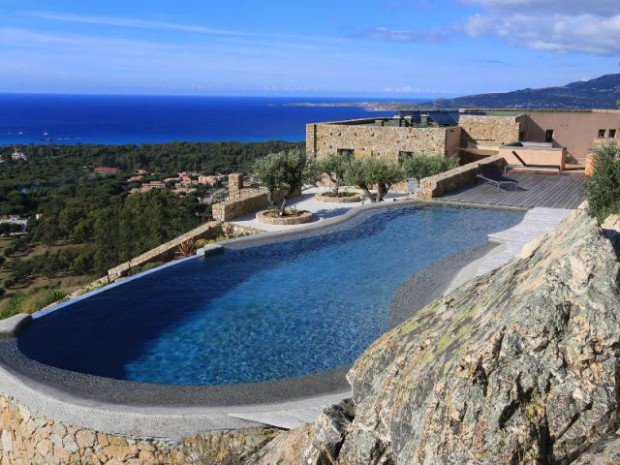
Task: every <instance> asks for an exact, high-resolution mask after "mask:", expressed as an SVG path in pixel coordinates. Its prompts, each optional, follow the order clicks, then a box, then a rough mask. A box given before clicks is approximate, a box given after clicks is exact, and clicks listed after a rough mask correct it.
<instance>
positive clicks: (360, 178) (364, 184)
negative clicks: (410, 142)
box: [345, 157, 405, 202]
mask: <svg viewBox="0 0 620 465" xmlns="http://www.w3.org/2000/svg"><path fill="white" fill-rule="evenodd" d="M404 179H405V174H404V172H403V170H402V169H401V168H400V166H398V164H397V163H395V162H390V161H386V160H383V159H381V158H377V157H368V158H359V159H355V160H352V161H351V163H350V165H349V167H348V168H347V170H346V172H345V181H346V182H347V183H348V184H351V185H354V186H357V187H359V188H360V189H362V190H363V191H364V193H365V194H366V196H367V197H368V198H369V199H370V201H371V202H382V201H383V198H384V197H385V195H386V194H387V192H388V191H389V190H390V187H392V186H393V185H394V184H396V183H398V182H400V181H403V180H404ZM373 185H374V186H377V194H376V195H373V194H372V193H371V192H370V189H371V187H372V186H373Z"/></svg>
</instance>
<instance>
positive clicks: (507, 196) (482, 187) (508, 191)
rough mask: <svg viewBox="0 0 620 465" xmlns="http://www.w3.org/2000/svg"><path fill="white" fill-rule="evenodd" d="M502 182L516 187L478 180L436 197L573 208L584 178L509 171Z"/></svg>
mask: <svg viewBox="0 0 620 465" xmlns="http://www.w3.org/2000/svg"><path fill="white" fill-rule="evenodd" d="M505 179H506V180H510V181H516V182H517V183H518V185H517V187H516V188H511V187H506V188H503V189H499V190H498V189H497V187H495V186H493V185H491V184H489V183H486V182H483V181H481V180H478V182H477V183H476V184H475V185H472V186H468V187H464V188H462V189H458V190H455V191H452V192H449V193H448V194H445V195H443V196H442V197H440V198H439V199H440V200H450V201H455V202H463V203H477V204H483V205H504V206H512V207H525V208H534V207H547V208H577V207H578V206H579V204H580V203H581V202H583V200H584V199H585V191H584V183H585V182H586V179H587V178H586V177H585V176H584V175H583V174H581V173H570V174H568V173H562V175H560V176H558V175H557V174H541V173H524V172H521V173H519V172H509V173H508V174H507V175H506V177H505Z"/></svg>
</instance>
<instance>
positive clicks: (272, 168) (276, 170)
mask: <svg viewBox="0 0 620 465" xmlns="http://www.w3.org/2000/svg"><path fill="white" fill-rule="evenodd" d="M312 165H313V163H307V159H306V154H305V152H303V151H302V150H300V149H293V150H289V151H286V152H278V153H270V154H269V155H267V156H266V157H264V158H259V159H258V160H256V162H255V163H254V176H255V177H256V178H257V179H258V180H259V181H260V183H261V184H262V185H263V186H264V187H266V188H267V190H268V191H269V202H270V203H271V205H272V206H273V208H274V209H275V210H276V211H277V212H278V216H284V215H285V212H286V203H287V202H288V200H289V198H290V196H291V194H293V193H294V192H296V191H299V190H300V189H301V187H302V186H303V184H304V181H307V180H311V179H310V178H313V177H314V170H313V169H308V168H312ZM276 193H278V194H279V195H281V196H282V197H281V200H280V201H278V199H276Z"/></svg>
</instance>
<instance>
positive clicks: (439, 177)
mask: <svg viewBox="0 0 620 465" xmlns="http://www.w3.org/2000/svg"><path fill="white" fill-rule="evenodd" d="M489 164H494V165H497V167H498V168H499V169H500V170H503V169H504V166H505V165H506V160H504V159H503V158H502V157H499V156H493V157H488V158H485V159H483V160H481V161H476V162H473V163H468V164H467V165H463V166H459V167H458V168H454V169H451V170H449V171H445V172H443V173H440V174H436V175H435V176H429V177H428V178H423V179H421V180H420V186H419V187H420V188H419V189H418V190H417V191H416V192H415V194H414V196H415V198H416V199H418V200H431V199H432V198H434V197H441V196H442V195H443V194H445V193H446V192H450V191H452V190H455V189H459V188H461V187H465V186H468V185H470V184H473V183H474V182H475V181H476V175H477V174H480V166H483V165H489Z"/></svg>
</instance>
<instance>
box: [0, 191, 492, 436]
mask: <svg viewBox="0 0 620 465" xmlns="http://www.w3.org/2000/svg"><path fill="white" fill-rule="evenodd" d="M403 203H404V202H402V203H401V202H398V203H396V204H395V206H402V204H403ZM407 203H410V202H407ZM461 206H462V205H461ZM390 207H392V205H389V206H387V208H390ZM373 208H386V206H375V205H370V206H365V207H362V208H359V209H356V210H354V211H351V212H348V213H347V214H345V215H343V216H341V217H338V218H332V219H329V220H325V221H322V222H321V223H320V224H315V225H310V226H309V227H307V228H304V229H298V230H295V231H294V232H292V233H290V234H287V233H268V234H261V235H258V236H250V237H245V238H240V239H237V240H234V241H229V242H227V243H226V246H230V247H234V246H235V244H239V245H240V246H247V245H258V244H262V243H269V242H272V241H279V240H282V239H283V237H286V238H287V239H288V238H291V237H303V236H306V235H313V234H322V233H324V232H326V231H327V230H328V229H329V228H331V227H337V226H338V225H340V224H341V223H343V222H345V221H349V220H351V219H353V218H355V217H356V216H357V215H358V214H359V213H360V212H362V211H366V210H368V209H373ZM491 248H492V245H488V246H481V247H477V248H475V249H470V250H467V251H464V252H460V253H457V254H454V255H451V256H449V257H446V258H444V259H442V260H440V261H438V262H436V263H434V264H433V265H431V266H429V267H427V268H425V269H423V270H422V271H420V272H418V273H416V274H415V275H413V276H412V277H411V278H410V279H409V280H408V281H407V282H406V283H404V284H403V285H402V286H401V288H400V289H399V290H398V291H397V292H396V293H395V295H394V298H393V301H392V306H391V313H390V325H391V326H395V325H397V324H399V323H401V322H402V321H404V320H405V319H407V318H409V317H410V316H411V315H413V314H414V313H415V312H416V311H417V310H418V309H420V308H422V307H423V306H425V305H426V304H428V303H430V302H431V301H432V300H434V299H435V298H437V297H439V296H440V295H441V294H442V292H443V291H444V290H445V288H446V286H448V285H449V283H450V282H451V281H452V279H453V278H454V277H455V276H456V275H457V273H458V272H459V270H461V269H463V268H464V267H465V266H466V265H468V264H469V263H471V262H472V261H474V260H476V259H479V258H480V257H481V256H483V255H485V254H486V253H487V252H488V251H489V250H490V249H491ZM151 272H152V271H151ZM139 277H140V275H138V276H137V277H136V278H139ZM134 279H135V278H134ZM97 292H101V290H99V291H97ZM412 295H415V299H412V298H411V296H412ZM348 368H349V367H343V368H339V369H336V370H331V371H327V372H322V373H318V374H314V375H310V376H302V377H298V378H290V379H285V380H279V381H268V382H261V383H253V384H239V385H223V386H171V385H156V384H141V383H135V382H130V381H121V380H114V379H109V378H102V377H97V376H92V375H86V374H81V373H76V372H71V371H67V370H63V369H59V368H53V367H50V366H48V365H43V364H41V363H38V362H36V361H33V360H31V359H29V358H27V357H26V356H25V355H23V354H22V353H21V352H20V351H19V350H18V348H17V342H16V339H5V340H0V392H2V393H3V394H5V395H8V396H11V397H14V398H16V399H18V400H19V401H21V402H23V403H24V404H26V405H28V406H29V407H30V408H32V409H35V410H37V411H39V412H41V413H43V414H44V415H46V416H48V417H51V418H54V419H57V420H59V421H63V422H66V423H68V424H74V425H79V426H81V427H85V428H90V429H93V430H97V431H100V432H104V433H111V434H120V435H128V436H137V437H159V438H166V439H171V440H178V439H181V438H183V437H187V436H190V435H192V434H196V433H198V432H200V431H206V430H210V429H233V428H244V427H253V426H257V425H259V424H273V425H275V426H281V427H290V426H294V425H295V424H298V423H303V422H304V421H308V420H309V418H310V417H312V418H316V416H318V413H319V412H320V410H321V409H322V408H323V407H325V406H328V405H331V404H333V403H336V402H338V401H339V400H341V399H342V398H344V397H347V396H349V395H350V391H349V386H348V383H347V382H346V378H345V375H346V372H347V371H348ZM270 418H272V419H274V421H273V422H271V421H269V419H270ZM310 419H311V418H310ZM287 422H288V423H290V426H289V424H287Z"/></svg>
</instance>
